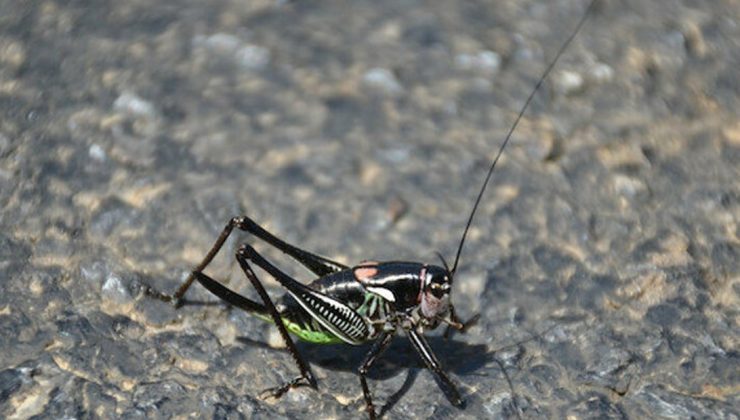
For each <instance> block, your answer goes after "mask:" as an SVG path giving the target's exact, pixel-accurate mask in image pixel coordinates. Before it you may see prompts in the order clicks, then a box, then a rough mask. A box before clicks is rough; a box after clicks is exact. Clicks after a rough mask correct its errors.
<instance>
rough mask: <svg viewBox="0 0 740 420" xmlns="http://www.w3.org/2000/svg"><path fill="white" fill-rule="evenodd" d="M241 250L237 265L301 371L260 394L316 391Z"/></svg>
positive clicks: (308, 372) (306, 368)
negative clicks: (305, 387)
mask: <svg viewBox="0 0 740 420" xmlns="http://www.w3.org/2000/svg"><path fill="white" fill-rule="evenodd" d="M243 249H244V246H242V247H240V248H239V251H237V253H236V260H237V261H238V262H239V265H240V266H241V267H242V270H243V271H244V274H246V276H247V278H248V279H249V281H250V282H252V285H253V286H254V288H255V289H257V293H258V294H259V295H260V297H261V298H262V301H263V302H264V304H265V308H266V309H267V313H268V314H269V315H270V318H272V321H273V322H274V323H275V326H276V327H277V329H278V331H279V332H280V336H281V337H283V341H284V342H285V345H286V346H287V348H288V353H290V355H291V356H292V357H293V360H294V361H295V363H296V365H298V369H299V370H300V371H301V376H298V377H296V378H295V379H293V380H292V381H290V382H287V383H285V384H283V385H281V386H278V387H275V388H270V389H266V390H265V391H263V392H262V394H264V393H269V394H270V395H271V396H272V397H274V398H280V397H281V396H282V395H283V394H285V393H286V392H287V391H288V390H289V389H290V388H294V387H298V386H301V385H308V386H310V387H311V388H313V389H316V388H317V386H316V378H314V376H313V373H311V368H310V367H309V366H308V364H307V363H306V362H305V361H304V360H303V358H302V357H301V355H300V353H298V349H297V348H296V347H295V344H293V340H292V339H291V338H290V335H289V334H288V330H287V329H286V328H285V325H284V324H283V320H282V318H281V317H280V314H279V313H278V311H277V308H275V305H274V304H273V303H272V299H270V296H269V295H268V294H267V291H266V290H265V288H264V287H263V286H262V283H261V282H260V281H259V279H258V278H257V275H256V274H254V271H252V267H250V266H249V263H248V262H247V257H246V256H245V255H244V254H243Z"/></svg>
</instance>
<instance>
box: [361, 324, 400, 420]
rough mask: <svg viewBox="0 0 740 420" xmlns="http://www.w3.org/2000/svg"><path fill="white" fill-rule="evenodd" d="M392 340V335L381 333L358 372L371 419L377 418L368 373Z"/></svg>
mask: <svg viewBox="0 0 740 420" xmlns="http://www.w3.org/2000/svg"><path fill="white" fill-rule="evenodd" d="M392 339H393V334H392V333H387V332H384V333H381V334H380V337H379V338H378V339H377V340H376V341H375V343H374V344H373V346H372V347H371V348H370V351H369V352H368V353H367V355H366V356H365V360H364V361H363V362H362V365H360V368H359V369H358V370H357V371H358V373H359V374H360V385H362V394H363V396H364V397H365V410H366V411H367V414H368V415H369V416H370V419H374V418H375V407H374V406H373V397H372V394H371V393H370V388H368V386H367V378H366V376H367V372H368V371H369V370H370V366H372V365H373V363H375V360H377V359H378V357H380V355H381V354H383V352H384V351H385V349H387V348H388V345H389V344H390V343H391V340H392Z"/></svg>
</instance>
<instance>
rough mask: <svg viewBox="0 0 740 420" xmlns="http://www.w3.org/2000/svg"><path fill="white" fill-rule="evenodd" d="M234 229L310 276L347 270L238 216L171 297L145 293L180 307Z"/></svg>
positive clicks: (162, 294)
mask: <svg viewBox="0 0 740 420" xmlns="http://www.w3.org/2000/svg"><path fill="white" fill-rule="evenodd" d="M234 228H237V229H239V230H242V231H245V232H247V233H250V234H252V235H254V236H256V237H257V238H259V239H261V240H263V241H265V242H267V243H268V244H270V245H272V246H274V247H275V248H277V249H279V250H280V251H282V252H284V253H286V254H288V255H289V256H290V257H291V258H293V259H295V260H296V261H298V262H299V263H301V264H302V265H303V266H305V267H306V268H308V269H309V270H311V271H312V272H313V273H315V274H316V275H318V276H324V275H327V274H330V273H333V272H336V271H341V270H344V269H346V268H347V267H346V266H344V265H342V264H340V263H338V262H335V261H332V260H330V259H328V258H324V257H322V256H319V255H316V254H312V253H310V252H308V251H305V250H303V249H300V248H298V247H296V246H293V245H291V244H289V243H287V242H285V241H283V240H281V239H279V238H277V237H276V236H275V235H273V234H271V233H270V232H268V231H266V230H265V229H263V228H262V227H261V226H259V225H258V224H257V223H255V222H254V220H252V219H250V218H249V217H247V216H240V217H234V218H232V219H231V220H229V222H228V223H227V224H226V226H225V227H224V229H223V231H221V234H220V235H219V236H218V238H217V239H216V242H214V244H213V246H212V247H211V249H210V250H209V251H208V253H207V254H206V256H205V257H204V258H203V260H202V261H201V262H200V264H198V266H197V267H195V269H194V270H193V271H192V272H191V273H190V275H188V277H187V278H186V279H185V281H184V282H183V283H182V285H180V287H179V288H178V289H177V291H176V292H175V294H174V295H167V294H164V293H161V292H158V291H156V290H154V289H151V288H148V289H147V290H146V293H147V294H148V295H149V296H151V297H154V298H156V299H159V300H162V301H165V302H173V303H175V305H176V306H179V305H180V302H181V300H182V298H183V296H185V293H186V292H187V291H188V289H189V288H190V286H191V285H192V284H193V281H195V276H196V274H195V273H199V272H202V271H203V270H205V268H206V267H207V266H208V264H210V263H211V261H213V258H215V257H216V254H218V252H219V251H220V250H221V248H222V247H223V245H224V243H225V242H226V239H228V238H229V235H231V232H232V231H233V230H234Z"/></svg>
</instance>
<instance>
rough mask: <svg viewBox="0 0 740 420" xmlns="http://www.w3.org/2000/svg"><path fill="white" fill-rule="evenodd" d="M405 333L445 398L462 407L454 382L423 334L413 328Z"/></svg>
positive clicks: (462, 403) (462, 402)
mask: <svg viewBox="0 0 740 420" xmlns="http://www.w3.org/2000/svg"><path fill="white" fill-rule="evenodd" d="M406 333H407V334H408V336H409V339H410V340H411V344H412V345H413V346H414V349H415V350H416V352H417V353H419V356H420V357H421V360H423V361H424V364H425V365H426V366H427V368H428V369H429V370H430V371H431V372H432V374H433V375H434V379H435V380H436V381H437V384H438V385H439V387H440V389H442V392H444V394H445V396H446V397H447V399H448V400H449V401H450V402H451V403H452V405H454V406H455V407H459V408H462V407H463V406H464V405H465V402H464V401H463V399H462V398H461V397H460V392H458V390H457V387H455V384H453V383H452V381H451V380H450V378H449V377H448V376H447V374H446V373H445V371H444V370H442V365H441V364H440V363H439V361H438V360H437V357H436V356H435V355H434V353H433V352H432V348H431V347H429V343H427V341H426V339H424V336H423V335H421V334H419V333H418V332H417V331H416V330H414V329H410V330H407V331H406Z"/></svg>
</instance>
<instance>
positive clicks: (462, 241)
mask: <svg viewBox="0 0 740 420" xmlns="http://www.w3.org/2000/svg"><path fill="white" fill-rule="evenodd" d="M597 1H598V0H591V3H590V4H589V5H588V7H587V8H586V11H585V12H584V13H583V16H582V17H581V20H580V21H579V22H578V25H576V28H575V30H574V31H573V33H571V34H570V36H569V37H568V39H567V40H566V41H565V43H563V45H562V46H561V47H560V50H558V53H557V54H556V55H555V58H554V59H553V60H552V61H551V62H550V64H549V65H548V66H547V68H546V69H545V71H544V72H543V73H542V76H541V77H540V79H539V80H538V81H537V84H536V85H535V86H534V89H532V92H531V93H530V94H529V97H527V100H526V102H524V106H522V109H521V110H520V111H519V115H517V117H516V120H514V124H512V126H511V128H510V129H509V132H508V133H507V134H506V138H505V139H504V142H503V143H502V144H501V147H500V148H499V149H498V153H497V154H496V157H495V158H494V159H493V162H492V163H491V167H490V168H489V169H488V175H486V180H485V181H483V186H482V187H481V189H480V192H479V193H478V198H476V199H475V204H473V210H472V211H471V212H470V217H468V223H467V224H465V230H463V234H462V238H460V245H459V246H458V247H457V254H456V255H455V263H454V264H453V265H452V270H450V274H454V273H455V270H457V264H458V263H459V262H460V254H461V253H462V249H463V245H465V238H466V237H467V236H468V230H469V229H470V225H471V224H472V223H473V217H474V216H475V212H476V211H477V210H478V204H480V201H481V198H483V193H484V192H486V187H487V186H488V181H490V180H491V175H493V169H494V168H495V167H496V163H497V162H498V160H499V158H500V157H501V154H502V153H503V152H504V149H505V148H506V145H507V144H509V140H510V139H511V135H512V133H514V130H516V127H517V125H519V120H521V119H522V116H523V115H524V112H525V111H526V110H527V108H528V107H529V103H530V102H532V98H534V94H535V93H537V90H539V88H540V86H541V85H542V82H544V80H545V78H547V75H548V74H550V70H552V68H553V67H555V63H557V62H558V59H559V58H560V56H561V55H562V54H563V52H564V51H565V50H566V49H567V48H568V45H570V43H571V41H573V38H575V37H576V34H578V31H580V30H581V26H583V23H584V22H586V18H587V17H588V15H589V14H590V13H591V9H593V7H594V4H596V2H597Z"/></svg>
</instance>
